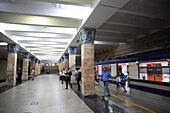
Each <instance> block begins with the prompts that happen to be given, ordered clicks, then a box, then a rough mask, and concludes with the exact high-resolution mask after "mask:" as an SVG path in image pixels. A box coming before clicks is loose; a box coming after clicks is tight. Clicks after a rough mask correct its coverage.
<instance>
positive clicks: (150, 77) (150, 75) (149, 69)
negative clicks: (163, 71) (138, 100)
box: [147, 64, 154, 81]
mask: <svg viewBox="0 0 170 113" xmlns="http://www.w3.org/2000/svg"><path fill="white" fill-rule="evenodd" d="M153 70H154V69H153V68H152V65H151V64H147V80H153V81H154V72H153Z"/></svg>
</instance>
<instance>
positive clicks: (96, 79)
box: [94, 68, 99, 84]
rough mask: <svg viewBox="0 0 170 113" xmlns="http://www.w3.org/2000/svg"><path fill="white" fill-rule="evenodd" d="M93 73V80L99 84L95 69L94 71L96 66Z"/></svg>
mask: <svg viewBox="0 0 170 113" xmlns="http://www.w3.org/2000/svg"><path fill="white" fill-rule="evenodd" d="M94 74H95V81H96V82H97V83H98V84H99V80H98V78H97V71H96V68H95V71H94Z"/></svg>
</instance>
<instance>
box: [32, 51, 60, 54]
mask: <svg viewBox="0 0 170 113" xmlns="http://www.w3.org/2000/svg"><path fill="white" fill-rule="evenodd" d="M31 52H32V53H33V54H34V53H44V54H45V53H46V52H45V51H44V52H43V51H31ZM49 53H59V54H61V53H62V52H50V51H49V52H48V53H47V54H49Z"/></svg>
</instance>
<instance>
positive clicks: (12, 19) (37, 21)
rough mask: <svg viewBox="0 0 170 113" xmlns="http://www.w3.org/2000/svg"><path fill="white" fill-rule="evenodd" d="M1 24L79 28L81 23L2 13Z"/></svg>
mask: <svg viewBox="0 0 170 113" xmlns="http://www.w3.org/2000/svg"><path fill="white" fill-rule="evenodd" d="M0 17H1V18H0V22H3V23H14V24H25V25H39V26H52V27H71V28H72V27H74V28H78V26H79V24H80V21H78V20H74V19H66V18H54V17H44V16H31V15H22V14H13V13H2V12H0Z"/></svg>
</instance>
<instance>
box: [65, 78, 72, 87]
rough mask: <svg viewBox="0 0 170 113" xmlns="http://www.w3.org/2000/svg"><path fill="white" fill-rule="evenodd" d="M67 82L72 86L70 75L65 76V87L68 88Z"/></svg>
mask: <svg viewBox="0 0 170 113" xmlns="http://www.w3.org/2000/svg"><path fill="white" fill-rule="evenodd" d="M68 84H70V87H71V88H72V84H71V77H66V89H68Z"/></svg>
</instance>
